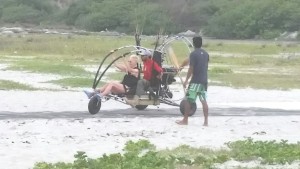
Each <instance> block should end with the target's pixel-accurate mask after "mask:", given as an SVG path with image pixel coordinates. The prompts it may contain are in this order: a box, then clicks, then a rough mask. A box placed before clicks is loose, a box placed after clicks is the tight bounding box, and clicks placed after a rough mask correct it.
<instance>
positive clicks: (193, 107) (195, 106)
mask: <svg viewBox="0 0 300 169" xmlns="http://www.w3.org/2000/svg"><path fill="white" fill-rule="evenodd" d="M186 102H188V101H187V100H186V99H184V100H182V101H181V102H180V112H181V114H182V115H184V105H185V103H186ZM190 106H191V111H190V114H189V116H193V115H194V114H195V112H196V110H197V104H196V103H195V102H194V103H190Z"/></svg>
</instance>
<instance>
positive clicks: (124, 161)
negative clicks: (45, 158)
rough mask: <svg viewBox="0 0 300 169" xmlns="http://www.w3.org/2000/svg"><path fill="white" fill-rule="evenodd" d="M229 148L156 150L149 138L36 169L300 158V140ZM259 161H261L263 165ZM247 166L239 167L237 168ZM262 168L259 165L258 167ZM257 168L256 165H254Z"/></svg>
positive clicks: (188, 168) (171, 167)
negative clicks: (120, 149)
mask: <svg viewBox="0 0 300 169" xmlns="http://www.w3.org/2000/svg"><path fill="white" fill-rule="evenodd" d="M227 146H228V148H229V149H227V150H211V149H204V148H192V147H189V146H185V145H183V146H180V147H177V148H175V149H172V150H162V151H157V150H156V147H155V146H154V145H153V144H151V143H150V142H149V141H147V140H140V141H138V142H132V141H129V142H127V143H126V145H125V148H124V154H120V153H116V154H111V155H106V154H104V155H103V156H101V157H99V158H97V159H91V158H88V156H87V155H86V154H85V152H77V154H75V155H74V157H75V161H74V162H73V163H64V162H58V163H54V164H52V163H45V162H39V163H36V164H35V166H34V169H49V168H59V169H81V168H86V169H92V168H105V169H110V168H111V169H115V168H122V169H139V168H143V169H161V168H166V169H176V168H177V169H178V168H181V169H209V168H214V166H215V165H216V164H222V163H224V162H226V161H229V160H231V159H233V160H236V161H242V162H244V161H249V160H258V159H260V161H261V164H271V165H272V164H279V165H283V164H286V163H289V164H290V163H292V162H294V161H297V160H300V143H299V142H298V143H297V144H288V143H287V141H281V142H276V141H253V140H252V139H247V140H242V141H235V142H229V143H227ZM261 164H258V165H261ZM242 168H244V169H246V168H245V167H236V169H242ZM255 168H256V169H259V168H260V166H258V167H255ZM252 169H254V167H252Z"/></svg>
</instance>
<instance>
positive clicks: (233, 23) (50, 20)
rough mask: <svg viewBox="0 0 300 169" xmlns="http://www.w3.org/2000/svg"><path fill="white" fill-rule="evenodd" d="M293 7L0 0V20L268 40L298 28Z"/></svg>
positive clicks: (252, 1) (293, 1)
mask: <svg viewBox="0 0 300 169" xmlns="http://www.w3.org/2000/svg"><path fill="white" fill-rule="evenodd" d="M299 9H300V1H299V0H264V1H261V0H243V1H241V0H151V1H150V0H122V1H121V0H43V1H41V0H0V24H1V25H4V24H17V25H18V24H21V25H30V26H42V27H43V26H47V27H49V26H51V27H58V26H60V27H61V26H68V27H75V28H79V29H86V30H89V31H102V30H106V29H108V30H111V31H113V30H115V31H119V32H124V33H132V32H135V27H136V25H139V26H140V28H141V29H143V34H156V33H157V32H158V30H160V29H161V28H163V29H164V30H165V32H167V33H178V32H180V31H183V30H188V29H190V30H193V31H195V32H199V31H202V32H203V33H204V34H205V35H207V36H212V37H216V38H228V39H232V38H237V39H248V38H255V37H259V38H264V39H269V38H274V37H277V36H278V35H279V34H280V33H283V32H285V31H289V32H292V31H299V30H300V22H299V20H300V10H299Z"/></svg>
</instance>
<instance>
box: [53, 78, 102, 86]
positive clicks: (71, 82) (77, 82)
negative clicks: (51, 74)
mask: <svg viewBox="0 0 300 169" xmlns="http://www.w3.org/2000/svg"><path fill="white" fill-rule="evenodd" d="M93 81H94V79H93V78H64V79H59V80H51V81H48V82H47V83H54V84H57V85H60V86H63V87H65V88H67V87H92V85H93ZM101 84H102V83H99V85H101Z"/></svg>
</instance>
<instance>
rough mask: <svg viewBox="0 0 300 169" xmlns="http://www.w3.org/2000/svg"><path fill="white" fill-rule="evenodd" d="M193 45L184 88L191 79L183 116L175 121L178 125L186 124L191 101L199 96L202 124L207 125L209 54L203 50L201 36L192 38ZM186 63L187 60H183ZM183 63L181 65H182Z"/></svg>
mask: <svg viewBox="0 0 300 169" xmlns="http://www.w3.org/2000/svg"><path fill="white" fill-rule="evenodd" d="M193 45H194V48H195V50H194V51H193V52H192V53H191V54H190V57H189V63H190V64H189V70H188V73H187V75H186V79H185V82H184V83H183V86H184V88H186V86H187V84H188V83H189V79H190V77H191V76H192V79H191V81H190V83H189V87H188V90H187V93H186V99H187V101H186V102H185V104H184V117H183V119H182V120H181V121H176V123H177V124H179V125H188V117H189V114H190V111H191V103H194V102H195V101H196V99H197V96H199V99H200V102H201V103H202V108H203V114H204V123H203V125H204V126H207V125H208V105H207V102H206V92H207V70H208V61H209V55H208V53H207V52H206V51H205V50H203V49H202V48H201V47H202V37H200V36H197V37H194V38H193ZM185 62H186V63H188V62H187V61H185ZM184 64H185V63H183V64H182V65H184Z"/></svg>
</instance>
